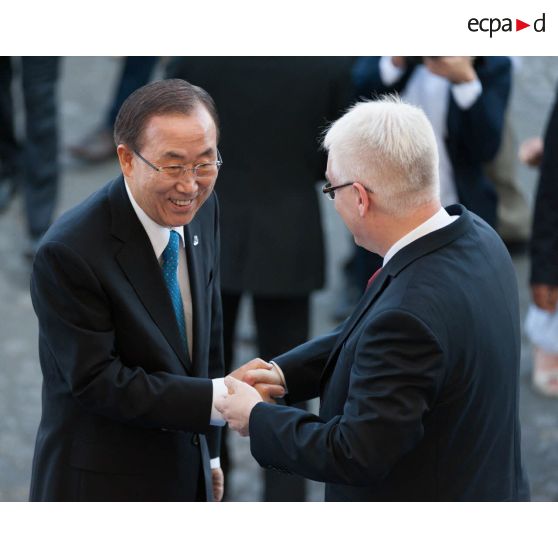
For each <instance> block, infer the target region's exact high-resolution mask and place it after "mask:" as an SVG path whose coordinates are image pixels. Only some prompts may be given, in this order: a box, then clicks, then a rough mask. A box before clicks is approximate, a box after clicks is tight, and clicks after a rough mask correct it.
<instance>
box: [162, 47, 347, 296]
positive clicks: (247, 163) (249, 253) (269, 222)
mask: <svg viewBox="0 0 558 558" xmlns="http://www.w3.org/2000/svg"><path fill="white" fill-rule="evenodd" d="M351 65H352V59H351V58H342V57H298V56H297V57H187V58H184V59H181V60H177V61H175V62H174V64H173V65H172V66H171V69H170V70H169V73H170V76H171V77H179V78H183V79H186V80H188V81H190V82H192V83H194V84H196V85H199V86H201V87H203V88H204V89H206V90H207V91H208V92H209V94H210V95H211V96H212V97H213V99H214V100H215V103H216V105H217V109H218V111H219V118H220V120H221V137H220V140H219V149H220V151H221V153H222V155H223V159H224V162H225V164H224V165H223V168H222V170H221V171H220V174H219V182H218V184H217V189H218V192H219V202H220V205H221V237H222V251H221V262H222V266H221V270H222V272H221V279H222V281H221V282H222V286H223V291H224V292H232V293H241V292H249V293H252V294H255V295H258V296H265V297H281V296H299V295H306V294H308V293H310V292H311V291H313V290H315V289H319V288H321V287H322V286H323V282H324V247H323V239H322V236H323V234H322V226H321V221H320V210H319V203H318V195H321V194H318V193H317V192H316V188H315V184H316V182H317V181H319V180H323V179H324V173H325V167H326V159H325V154H324V153H323V152H321V151H320V134H321V132H322V131H323V129H324V128H325V127H326V125H327V124H328V122H330V121H331V120H335V119H337V118H338V117H339V116H340V115H341V111H342V110H343V109H345V108H346V106H347V104H348V102H349V98H350V69H351Z"/></svg>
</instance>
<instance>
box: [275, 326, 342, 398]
mask: <svg viewBox="0 0 558 558" xmlns="http://www.w3.org/2000/svg"><path fill="white" fill-rule="evenodd" d="M344 325H345V324H344V323H342V324H340V325H339V326H338V327H337V328H336V329H334V330H333V331H332V332H331V333H328V334H326V335H323V336H321V337H318V338H316V339H312V340H311V341H308V342H306V343H304V344H302V345H299V346H298V347H296V348H294V349H292V350H290V351H288V352H286V353H283V354H282V355H281V356H278V357H275V358H274V359H272V360H273V361H274V362H276V363H277V364H278V365H279V366H280V367H281V370H282V371H283V374H284V375H285V382H286V384H287V390H288V395H287V396H286V397H285V401H286V402H287V403H288V404H289V405H294V404H295V403H300V402H301V401H308V400H309V399H314V397H318V395H319V389H320V379H321V377H322V373H323V371H324V369H325V366H326V363H327V360H328V357H329V355H330V354H331V351H332V349H333V347H334V345H335V341H336V340H337V338H338V336H339V333H340V331H341V330H342V328H343V326H344Z"/></svg>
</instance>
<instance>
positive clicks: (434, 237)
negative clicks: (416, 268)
mask: <svg viewBox="0 0 558 558" xmlns="http://www.w3.org/2000/svg"><path fill="white" fill-rule="evenodd" d="M446 210H447V211H448V213H449V214H450V215H457V216H459V217H460V218H459V219H457V220H456V221H454V222H453V223H451V224H449V225H448V226H447V227H443V228H442V229H438V230H436V231H434V232H431V233H429V234H427V235H425V236H423V237H421V238H418V239H417V240H415V241H414V242H412V243H411V244H408V245H407V246H405V247H404V248H402V249H401V250H400V251H399V252H397V253H396V254H395V256H393V258H392V259H391V260H390V261H389V262H388V263H387V264H386V266H385V267H384V269H382V271H381V272H380V273H379V274H378V276H377V277H376V279H375V280H374V282H373V283H372V285H370V288H369V289H368V290H367V291H366V292H365V293H364V294H363V295H362V298H361V299H360V301H359V303H358V305H357V307H356V308H355V310H354V311H353V313H352V314H351V316H350V317H349V319H348V320H347V323H346V325H345V327H344V328H343V329H342V330H341V333H340V334H339V337H338V339H337V341H336V342H335V345H334V347H333V350H332V351H331V354H330V355H329V358H328V360H327V362H326V365H325V367H324V371H323V373H322V377H321V380H320V382H321V383H320V390H321V391H323V388H324V386H325V382H326V381H327V379H328V377H329V375H330V374H331V373H332V371H333V369H334V368H335V363H336V361H337V357H338V354H339V351H340V350H341V347H342V346H343V343H345V341H346V340H347V337H349V335H350V334H351V333H352V332H353V330H354V329H355V327H356V326H357V324H358V323H359V322H360V320H361V319H362V318H363V316H364V315H365V314H366V312H367V311H368V310H369V309H370V307H371V306H372V305H373V303H374V302H375V301H376V300H377V298H378V297H379V296H380V294H381V293H382V292H383V291H384V289H385V288H386V287H388V286H389V284H390V283H391V281H392V279H394V278H396V277H397V275H398V274H399V273H400V272H401V271H402V270H403V269H404V268H406V267H407V266H408V265H410V264H412V263H413V262H414V261H415V260H417V259H418V258H421V257H423V256H425V255H426V254H428V253H430V252H433V251H436V250H439V249H440V248H441V247H442V246H444V245H446V244H448V243H450V242H452V241H453V240H455V239H456V238H458V237H460V236H461V235H463V234H464V233H465V232H466V231H467V230H468V229H469V228H470V227H471V226H472V221H473V217H472V215H471V214H470V213H469V212H468V211H467V210H466V209H465V208H464V207H463V206H461V205H452V206H449V207H447V208H446Z"/></svg>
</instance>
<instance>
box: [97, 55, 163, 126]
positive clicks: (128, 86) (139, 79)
mask: <svg viewBox="0 0 558 558" xmlns="http://www.w3.org/2000/svg"><path fill="white" fill-rule="evenodd" d="M158 61H159V57H158V56H126V58H125V60H124V62H123V65H122V73H121V74H120V79H119V80H118V85H117V87H116V91H115V93H114V98H113V101H112V105H111V107H110V109H109V111H108V112H107V120H106V127H107V129H109V130H112V129H113V127H114V121H115V120H116V115H117V114H118V111H119V110H120V107H121V106H122V103H123V102H124V101H125V100H126V99H127V98H128V97H129V96H130V95H131V94H132V93H133V92H134V91H135V90H136V89H139V88H140V87H142V86H144V85H145V84H146V83H149V80H150V79H151V74H152V73H153V69H154V68H155V66H156V64H157V62H158Z"/></svg>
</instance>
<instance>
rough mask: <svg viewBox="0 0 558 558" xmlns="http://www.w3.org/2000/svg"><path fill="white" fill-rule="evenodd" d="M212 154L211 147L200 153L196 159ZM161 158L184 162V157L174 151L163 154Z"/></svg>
mask: <svg viewBox="0 0 558 558" xmlns="http://www.w3.org/2000/svg"><path fill="white" fill-rule="evenodd" d="M212 153H213V147H208V148H207V149H206V150H205V151H204V152H203V153H200V154H199V155H198V156H197V157H196V159H198V158H199V157H207V155H211V154H212ZM163 157H168V158H169V159H180V160H181V161H185V160H186V157H185V156H184V155H182V154H180V153H177V152H176V151H167V152H166V153H164V155H163Z"/></svg>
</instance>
